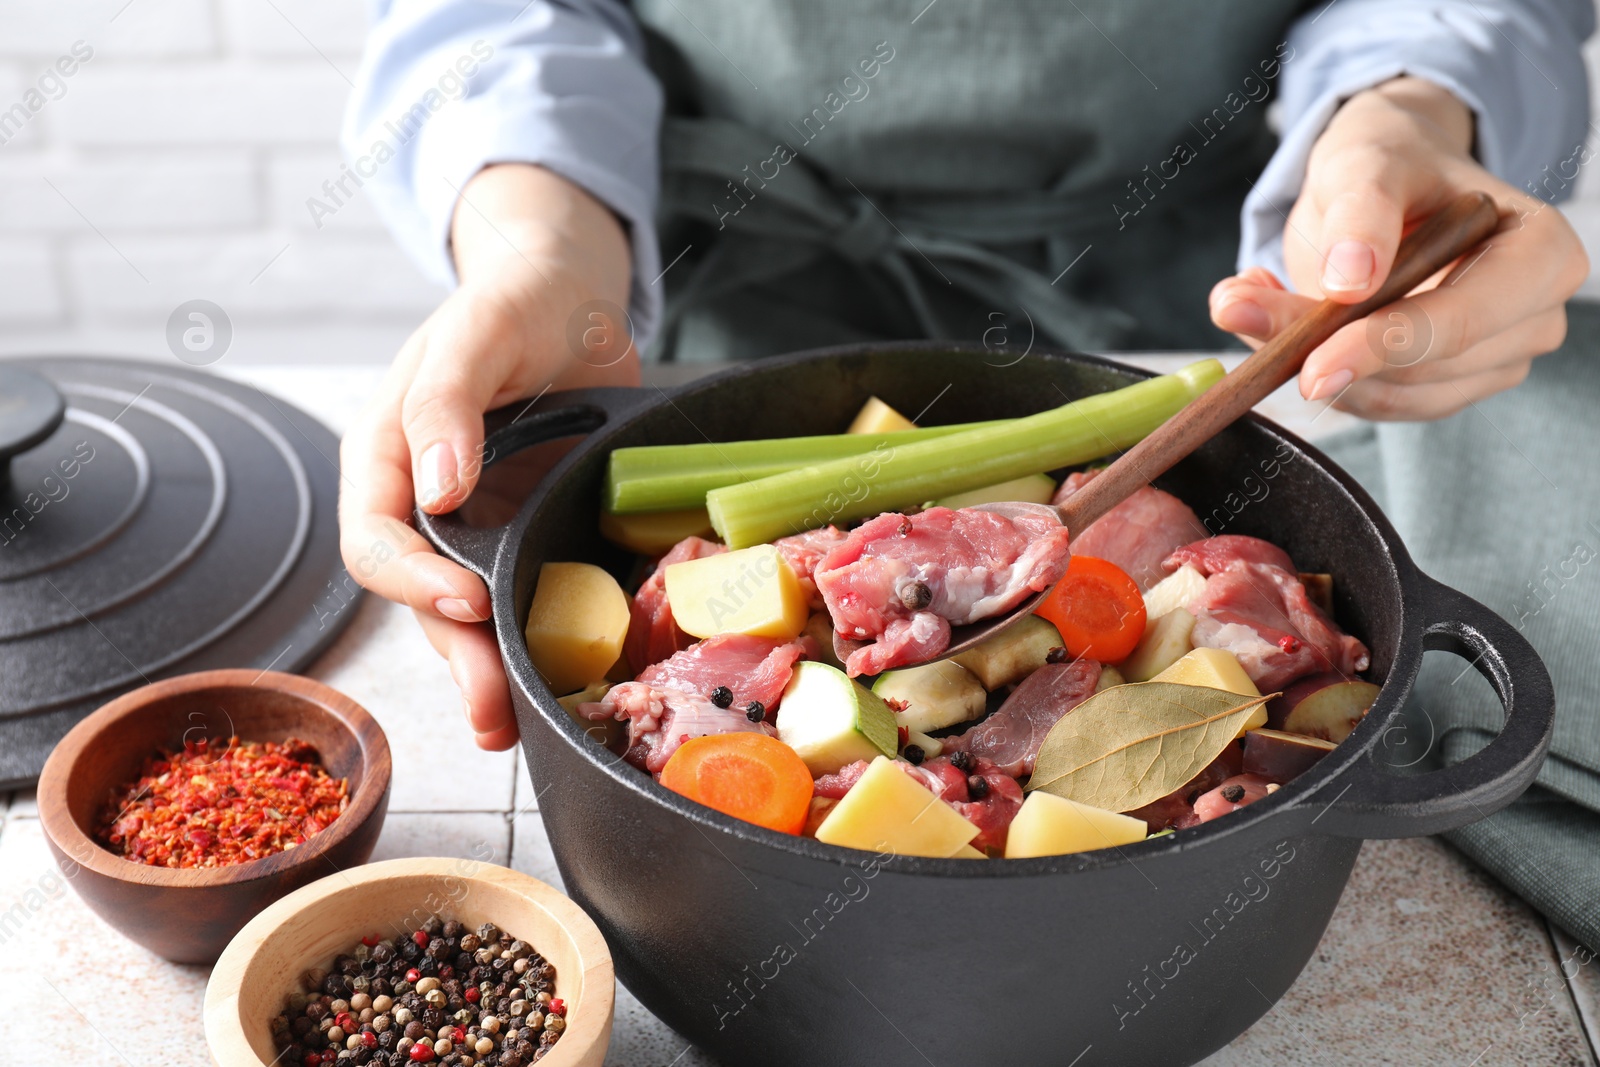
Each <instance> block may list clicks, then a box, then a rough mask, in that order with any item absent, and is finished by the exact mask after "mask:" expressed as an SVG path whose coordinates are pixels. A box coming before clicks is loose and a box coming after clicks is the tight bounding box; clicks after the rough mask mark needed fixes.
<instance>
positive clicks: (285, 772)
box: [96, 737, 350, 868]
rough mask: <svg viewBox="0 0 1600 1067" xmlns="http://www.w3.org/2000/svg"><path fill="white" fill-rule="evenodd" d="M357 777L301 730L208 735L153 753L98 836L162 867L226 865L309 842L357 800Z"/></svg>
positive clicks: (106, 815)
mask: <svg viewBox="0 0 1600 1067" xmlns="http://www.w3.org/2000/svg"><path fill="white" fill-rule="evenodd" d="M349 800H350V798H349V789H348V783H347V782H346V781H345V779H343V778H334V777H332V776H331V775H329V774H328V772H327V771H326V770H325V769H323V767H322V764H321V759H320V757H319V756H318V754H317V750H316V749H315V748H314V747H312V746H311V745H310V744H309V743H307V742H305V741H302V740H300V739H299V738H289V739H288V740H285V741H283V742H281V743H279V742H274V741H240V740H239V739H238V738H237V737H233V738H230V739H229V740H228V742H227V744H226V746H224V747H220V748H219V747H218V746H216V745H214V744H212V743H211V742H210V739H208V738H200V739H199V740H198V741H195V742H189V743H186V744H185V745H184V747H183V748H182V749H181V750H179V751H177V752H166V751H163V752H161V753H160V754H158V755H156V756H153V757H151V758H150V759H148V760H146V761H145V764H144V766H143V768H141V770H140V774H139V777H138V778H137V779H136V780H134V781H131V782H128V783H127V784H125V785H123V786H122V787H120V788H119V789H117V790H116V791H115V792H114V793H113V794H112V797H111V801H110V803H109V804H107V806H106V809H105V811H104V812H103V813H102V815H101V820H100V828H99V831H98V832H97V834H96V837H97V838H98V839H99V840H100V842H101V843H102V844H104V845H105V846H106V847H107V848H109V849H110V850H111V851H112V852H115V853H116V854H117V855H119V856H121V857H123V858H124V859H129V860H133V861H134V862H136V863H146V864H149V865H151V866H154V867H179V868H187V867H221V866H225V865H227V864H233V863H244V862H247V861H249V860H256V859H261V858H262V857H264V856H269V855H272V854H273V853H275V852H282V851H284V850H286V849H291V848H294V847H295V846H297V845H302V844H304V843H305V841H306V839H307V838H308V837H310V836H311V835H313V834H315V833H318V832H320V831H321V830H323V829H325V828H326V827H327V826H328V825H329V824H331V823H332V822H333V820H334V819H337V818H338V817H339V815H340V813H341V812H343V811H344V809H345V807H346V806H347V805H348V804H349Z"/></svg>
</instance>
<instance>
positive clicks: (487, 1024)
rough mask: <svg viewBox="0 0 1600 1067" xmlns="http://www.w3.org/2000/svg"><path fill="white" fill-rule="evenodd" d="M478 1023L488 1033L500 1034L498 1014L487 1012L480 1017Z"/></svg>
mask: <svg viewBox="0 0 1600 1067" xmlns="http://www.w3.org/2000/svg"><path fill="white" fill-rule="evenodd" d="M478 1025H479V1026H480V1027H482V1028H483V1032H484V1033H486V1034H498V1033H499V1032H500V1017H499V1016H498V1015H487V1014H485V1015H483V1016H480V1017H479V1019H478Z"/></svg>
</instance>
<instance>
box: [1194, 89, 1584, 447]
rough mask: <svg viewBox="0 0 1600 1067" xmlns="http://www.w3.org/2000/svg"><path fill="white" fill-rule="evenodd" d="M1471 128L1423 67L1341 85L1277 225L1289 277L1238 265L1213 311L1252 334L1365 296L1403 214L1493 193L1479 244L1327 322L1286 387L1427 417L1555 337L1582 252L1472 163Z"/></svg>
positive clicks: (1498, 386) (1550, 211) (1503, 380)
mask: <svg viewBox="0 0 1600 1067" xmlns="http://www.w3.org/2000/svg"><path fill="white" fill-rule="evenodd" d="M1472 138H1473V117H1472V112H1471V111H1470V110H1469V109H1468V108H1467V107H1466V105H1464V104H1462V103H1461V101H1459V100H1458V99H1456V97H1455V96H1453V95H1452V94H1450V93H1449V92H1447V91H1446V90H1444V89H1441V88H1439V87H1438V86H1436V85H1434V84H1432V83H1431V82H1427V81H1423V80H1421V79H1418V78H1409V77H1408V78H1397V79H1395V80H1393V81H1390V82H1386V83H1384V84H1383V85H1380V86H1377V87H1376V88H1373V89H1369V90H1367V91H1365V92H1362V93H1358V94H1356V95H1355V96H1353V97H1351V98H1350V99H1349V100H1348V101H1347V102H1346V103H1345V104H1344V106H1343V107H1341V108H1340V109H1339V111H1338V112H1337V113H1336V114H1335V115H1334V118H1333V121H1332V122H1330V123H1329V125H1328V128H1327V130H1325V131H1324V132H1323V134H1322V136H1321V137H1320V138H1319V139H1318V140H1317V143H1316V145H1315V146H1314V147H1313V149H1312V152H1311V158H1310V160H1309V162H1308V164H1307V172H1306V180H1305V184H1304V186H1303V187H1302V189H1301V192H1300V198H1299V200H1297V201H1296V202H1295V205H1294V208H1293V210H1291V211H1290V213H1289V219H1288V226H1287V227H1286V228H1285V231H1284V238H1283V243H1284V260H1285V263H1286V264H1287V266H1288V269H1289V277H1290V278H1291V279H1292V281H1293V282H1294V285H1295V288H1296V289H1297V290H1298V292H1297V293H1291V292H1288V291H1287V290H1286V289H1285V288H1284V287H1283V285H1282V283H1281V282H1280V281H1279V280H1278V279H1277V278H1275V277H1273V276H1272V274H1271V273H1270V272H1268V271H1266V270H1264V269H1262V268H1259V267H1255V268H1251V269H1249V270H1246V271H1245V272H1244V273H1242V274H1240V275H1238V276H1236V277H1232V278H1228V279H1225V280H1224V281H1222V282H1220V283H1218V285H1217V286H1216V288H1215V289H1213V290H1212V292H1211V318H1212V321H1213V322H1215V323H1216V324H1217V326H1219V327H1220V328H1222V329H1224V330H1227V331H1229V332H1231V333H1235V334H1237V335H1239V336H1240V337H1241V338H1242V339H1243V340H1244V341H1245V342H1246V343H1248V344H1250V345H1251V346H1252V347H1256V346H1258V345H1260V344H1261V343H1262V342H1263V341H1265V340H1267V339H1269V338H1271V337H1272V336H1274V335H1275V334H1276V333H1278V331H1280V330H1282V329H1283V328H1284V327H1285V326H1287V325H1288V324H1289V323H1291V322H1293V321H1294V320H1295V319H1297V318H1299V317H1300V316H1301V315H1303V314H1305V313H1306V312H1307V311H1308V310H1310V309H1311V308H1312V307H1314V306H1315V305H1316V303H1317V302H1318V299H1319V298H1321V297H1326V298H1328V299H1332V300H1338V301H1341V302H1343V303H1350V304H1353V303H1357V302H1359V301H1362V300H1365V299H1366V298H1367V297H1369V296H1371V295H1372V294H1373V293H1374V292H1376V291H1377V289H1378V287H1379V286H1380V285H1382V284H1383V281H1384V279H1385V278H1386V277H1387V276H1388V274H1389V269H1390V267H1391V266H1392V265H1393V263H1394V254H1395V249H1396V247H1397V246H1398V245H1399V243H1400V237H1401V234H1402V233H1403V232H1404V230H1405V228H1406V226H1407V224H1409V223H1414V222H1416V221H1418V220H1420V219H1422V218H1424V217H1426V216H1427V215H1429V214H1431V213H1432V212H1434V211H1437V210H1438V209H1440V208H1441V207H1443V206H1444V205H1445V204H1447V203H1448V202H1450V201H1451V200H1453V199H1454V198H1456V197H1458V196H1460V195H1461V194H1463V193H1466V192H1470V191H1473V190H1482V191H1484V192H1487V193H1489V194H1490V195H1491V196H1493V197H1494V199H1495V201H1496V203H1497V204H1498V205H1499V206H1500V228H1499V229H1498V230H1497V231H1496V233H1495V234H1494V236H1492V237H1491V238H1490V239H1489V240H1488V241H1487V242H1486V243H1485V248H1484V249H1483V250H1482V251H1480V252H1474V253H1470V254H1469V255H1467V256H1465V257H1463V259H1461V260H1460V261H1459V262H1457V263H1456V264H1455V265H1454V266H1453V267H1452V268H1451V269H1449V270H1448V271H1446V272H1444V273H1443V274H1442V275H1440V276H1436V277H1434V278H1432V279H1430V280H1429V281H1428V282H1427V283H1426V284H1425V285H1424V286H1423V287H1422V288H1423V289H1424V290H1426V291H1421V292H1418V293H1417V294H1416V295H1415V296H1414V297H1412V298H1411V299H1408V300H1406V301H1405V302H1404V305H1403V306H1401V305H1390V307H1389V308H1388V309H1386V310H1384V311H1380V312H1378V313H1376V314H1375V315H1373V316H1370V317H1369V318H1367V319H1363V320H1361V321H1358V322H1354V323H1351V324H1350V325H1348V326H1345V327H1344V328H1343V329H1341V330H1339V331H1338V332H1337V333H1335V334H1334V335H1333V336H1332V337H1331V338H1329V339H1328V340H1327V341H1326V342H1324V343H1323V344H1322V346H1321V347H1319V348H1318V349H1317V350H1316V351H1315V352H1313V353H1312V354H1311V355H1310V357H1309V358H1308V359H1307V360H1306V362H1305V366H1304V368H1303V369H1302V370H1301V372H1300V392H1301V395H1303V396H1304V397H1306V399H1308V400H1324V399H1326V400H1332V401H1333V402H1334V404H1335V405H1336V406H1337V407H1339V408H1341V409H1343V410H1345V411H1350V412H1353V413H1355V414H1357V415H1361V416H1364V417H1366V418H1369V419H1437V418H1443V417H1444V416H1446V415H1450V414H1453V413H1455V412H1456V411H1459V410H1460V409H1462V408H1464V407H1466V406H1467V405H1468V404H1469V403H1472V402H1473V401H1477V400H1481V399H1483V398H1484V397H1487V396H1491V395H1493V394H1494V393H1498V392H1500V391H1501V390H1504V389H1510V388H1512V387H1513V386H1516V385H1518V384H1519V383H1521V382H1522V380H1523V379H1524V378H1526V377H1527V376H1528V370H1529V368H1530V366H1531V365H1532V362H1533V360H1534V358H1535V357H1537V356H1541V355H1543V354H1545V353H1546V352H1549V351H1551V350H1553V349H1555V348H1556V347H1558V346H1559V345H1560V344H1561V342H1562V340H1563V338H1565V336H1566V330H1567V318H1566V310H1565V306H1564V305H1565V303H1566V301H1567V298H1568V297H1570V296H1572V294H1573V293H1574V292H1576V291H1577V289H1578V286H1579V285H1581V284H1582V283H1583V280H1584V279H1585V278H1586V277H1588V274H1589V260H1588V257H1587V256H1586V255H1585V254H1584V250H1583V245H1582V244H1581V243H1580V242H1579V240H1578V236H1577V234H1576V233H1574V232H1573V230H1572V227H1571V226H1570V225H1568V223H1567V221H1566V219H1565V218H1564V217H1562V215H1561V212H1559V211H1557V210H1556V209H1555V208H1553V207H1551V206H1550V205H1548V204H1546V203H1545V202H1544V201H1542V200H1539V199H1537V198H1535V197H1533V196H1530V195H1528V194H1526V193H1524V192H1522V191H1521V190H1518V189H1515V188H1513V187H1512V186H1510V185H1507V184H1506V183H1505V182H1503V181H1501V180H1500V179H1498V178H1496V177H1495V176H1494V175H1492V174H1490V173H1489V172H1488V171H1487V170H1485V169H1483V167H1481V166H1479V165H1478V163H1477V162H1476V161H1475V160H1474V159H1473V158H1472V156H1471V147H1472Z"/></svg>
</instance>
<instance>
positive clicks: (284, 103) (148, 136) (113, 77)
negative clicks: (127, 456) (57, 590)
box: [0, 0, 443, 363]
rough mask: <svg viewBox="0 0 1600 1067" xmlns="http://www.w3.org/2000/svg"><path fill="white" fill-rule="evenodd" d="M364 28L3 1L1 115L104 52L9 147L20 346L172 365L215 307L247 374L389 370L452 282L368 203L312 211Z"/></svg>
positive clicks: (6, 252) (0, 231)
mask: <svg viewBox="0 0 1600 1067" xmlns="http://www.w3.org/2000/svg"><path fill="white" fill-rule="evenodd" d="M365 33H366V13H365V5H364V4H363V3H362V2H361V0H133V2H132V3H129V2H128V0H0V115H3V113H4V111H5V110H6V109H9V108H10V106H11V105H12V104H13V103H14V102H16V101H18V100H20V99H22V97H23V94H24V93H25V92H26V91H27V89H28V88H29V87H30V86H34V85H36V84H37V82H38V79H39V78H40V76H41V75H43V74H44V73H45V72H46V71H48V70H50V69H52V68H53V65H54V64H55V62H56V60H57V59H58V57H60V56H62V55H66V54H69V53H70V51H71V49H72V47H73V45H74V43H75V42H80V41H81V42H83V43H84V44H85V45H87V46H88V47H90V48H92V49H93V57H92V58H91V59H89V60H87V61H85V62H82V63H81V65H80V68H79V69H78V70H77V71H76V72H75V73H74V74H73V75H72V76H71V77H70V78H66V79H64V80H63V81H64V85H65V92H64V93H58V94H55V95H58V96H59V98H52V99H48V100H47V102H46V103H45V105H44V107H42V108H41V109H40V110H39V111H38V112H37V113H36V114H34V115H32V117H31V118H30V119H29V121H28V122H27V124H26V125H25V126H23V127H22V130H21V133H20V134H18V135H16V136H14V137H11V138H10V139H9V140H8V141H6V143H4V144H0V353H38V352H70V351H77V352H105V353H111V354H125V355H142V356H146V357H154V358H161V357H166V358H170V356H168V355H167V350H166V341H165V326H166V320H167V316H168V315H169V314H170V313H171V311H172V309H173V308H174V307H176V306H177V305H178V304H179V303H182V302H183V301H186V300H191V299H195V298H204V299H208V300H212V301H215V302H216V303H218V304H220V305H221V306H222V307H223V308H224V309H225V310H226V311H227V312H228V313H229V315H230V317H231V318H232V319H233V324H234V341H233V346H232V348H231V349H230V350H229V352H228V354H227V356H226V357H225V360H226V362H229V363H234V362H240V363H243V362H337V361H364V362H386V361H387V360H388V359H389V358H390V357H391V356H392V355H393V354H394V352H395V350H396V349H397V348H398V347H399V345H400V343H401V342H402V341H404V339H405V337H406V336H407V334H409V333H410V331H411V330H412V329H414V328H415V326H416V325H417V323H419V322H420V321H421V320H422V319H423V317H424V316H426V315H427V313H428V311H429V310H431V309H432V308H433V306H434V305H435V304H437V303H438V301H439V299H440V297H441V296H442V295H443V294H442V291H441V290H440V289H438V288H437V287H436V286H434V285H432V284H430V283H428V282H427V281H425V280H424V279H423V278H422V276H421V275H420V273H419V272H418V271H417V270H416V269H415V268H414V267H413V266H412V265H411V264H410V263H409V261H407V260H406V259H405V257H404V256H403V255H402V254H401V253H400V251H399V249H398V248H397V247H396V246H395V244H394V242H393V241H392V240H391V239H390V238H389V236H388V234H387V233H386V232H385V231H384V229H383V227H382V225H381V224H380V223H379V222H378V219H377V216H376V214H375V213H374V212H373V211H372V209H371V207H370V205H368V204H367V202H366V201H365V199H364V198H361V199H357V200H355V201H352V202H351V203H350V204H348V205H347V206H346V207H345V208H343V209H342V210H341V211H339V213H338V214H337V215H335V216H334V217H332V218H331V219H326V220H324V226H323V228H322V229H320V230H318V229H317V228H316V227H315V226H314V225H313V224H312V221H311V219H310V216H309V215H308V214H307V212H306V208H305V201H306V198H307V197H309V196H312V195H316V194H318V192H319V190H320V187H321V185H322V183H323V181H324V180H325V179H327V178H328V177H329V176H330V175H335V174H337V173H338V171H339V162H340V158H339V152H338V145H337V134H338V128H339V120H340V116H341V114H342V112H343V109H344V104H345V99H346V97H347V96H348V94H349V91H350V87H349V83H348V79H351V78H353V77H354V76H355V73H356V70H357V68H358V66H359V60H360V52H361V46H362V39H363V37H364V35H365ZM55 84H56V83H54V82H52V83H51V87H52V88H54V86H55ZM5 132H6V131H5V128H4V127H3V126H0V136H3V135H4V133H5Z"/></svg>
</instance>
